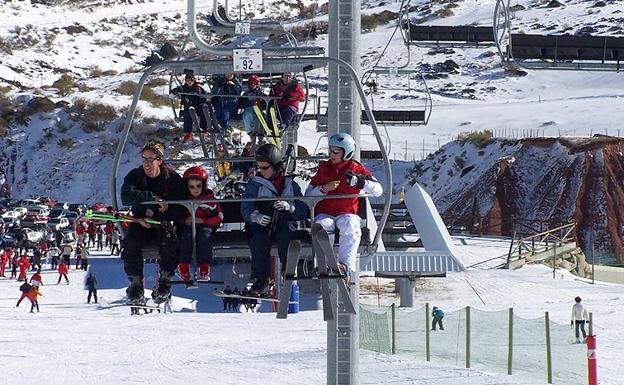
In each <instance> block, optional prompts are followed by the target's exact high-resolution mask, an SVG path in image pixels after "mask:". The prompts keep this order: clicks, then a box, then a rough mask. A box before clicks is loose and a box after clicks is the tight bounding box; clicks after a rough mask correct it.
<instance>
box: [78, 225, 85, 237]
mask: <svg viewBox="0 0 624 385" xmlns="http://www.w3.org/2000/svg"><path fill="white" fill-rule="evenodd" d="M84 233H85V227H84V224H83V223H78V224H77V225H76V235H81V234H84Z"/></svg>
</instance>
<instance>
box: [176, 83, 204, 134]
mask: <svg viewBox="0 0 624 385" xmlns="http://www.w3.org/2000/svg"><path fill="white" fill-rule="evenodd" d="M170 94H171V95H178V94H180V98H181V99H180V103H181V108H182V112H181V115H182V118H183V119H184V136H183V137H182V141H183V142H190V141H192V140H193V119H192V118H191V114H190V108H191V107H193V108H195V113H196V114H197V117H198V118H199V128H200V129H201V131H203V132H205V131H206V128H207V127H208V123H207V121H206V116H205V115H204V109H203V108H202V105H203V104H204V103H205V102H206V98H205V97H203V96H201V95H204V94H206V91H205V90H204V89H203V88H202V87H201V86H200V85H199V83H198V82H197V81H196V80H195V75H193V74H192V73H187V74H186V75H184V84H183V85H181V86H178V87H176V88H174V89H172V90H171V92H170Z"/></svg>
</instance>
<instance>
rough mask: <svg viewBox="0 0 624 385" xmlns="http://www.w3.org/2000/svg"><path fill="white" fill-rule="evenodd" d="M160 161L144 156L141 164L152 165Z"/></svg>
mask: <svg viewBox="0 0 624 385" xmlns="http://www.w3.org/2000/svg"><path fill="white" fill-rule="evenodd" d="M158 159H159V158H148V157H145V156H142V157H141V162H143V163H152V162H154V161H156V160H158Z"/></svg>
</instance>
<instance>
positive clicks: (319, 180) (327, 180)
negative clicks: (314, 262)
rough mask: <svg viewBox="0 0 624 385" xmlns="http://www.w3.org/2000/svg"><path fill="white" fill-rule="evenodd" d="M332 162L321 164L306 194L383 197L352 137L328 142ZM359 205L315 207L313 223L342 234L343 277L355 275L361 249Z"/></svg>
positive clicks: (350, 201) (338, 202) (334, 202)
mask: <svg viewBox="0 0 624 385" xmlns="http://www.w3.org/2000/svg"><path fill="white" fill-rule="evenodd" d="M329 153H330V154H329V160H328V161H325V162H321V164H320V165H319V168H318V171H317V173H316V175H314V177H312V180H311V181H310V185H309V186H308V189H307V191H306V195H313V196H314V195H316V196H318V195H327V196H328V197H330V196H331V195H339V194H360V192H364V193H366V194H369V195H372V196H375V197H378V196H381V194H382V193H383V188H382V187H381V184H379V182H377V180H375V178H374V177H373V176H372V174H371V173H370V171H368V170H367V169H366V168H365V167H364V166H362V165H361V164H360V163H358V162H357V161H355V160H353V155H354V154H355V141H354V140H353V138H352V137H351V135H349V134H345V133H339V134H335V135H332V137H331V138H329ZM358 209H359V201H358V198H357V197H354V198H340V199H323V200H322V201H320V202H319V203H318V204H317V205H316V207H315V213H316V217H315V218H314V222H316V223H320V224H321V226H323V228H324V229H325V231H327V232H334V230H335V229H338V230H339V231H340V247H339V249H338V256H337V259H338V265H339V267H340V269H341V272H342V273H343V274H348V273H349V272H351V271H355V268H356V267H355V257H356V255H357V250H358V247H359V245H360V238H361V237H362V230H361V228H360V222H361V219H360V217H359V216H358Z"/></svg>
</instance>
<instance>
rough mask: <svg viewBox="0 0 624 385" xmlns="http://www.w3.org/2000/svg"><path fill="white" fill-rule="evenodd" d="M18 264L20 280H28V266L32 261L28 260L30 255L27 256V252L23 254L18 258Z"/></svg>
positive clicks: (18, 278)
mask: <svg viewBox="0 0 624 385" xmlns="http://www.w3.org/2000/svg"><path fill="white" fill-rule="evenodd" d="M17 266H19V276H18V277H17V280H18V281H26V279H27V278H28V277H27V271H28V268H29V267H30V262H29V261H28V257H27V256H26V254H24V255H22V256H21V257H20V258H19V259H18V260H17Z"/></svg>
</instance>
